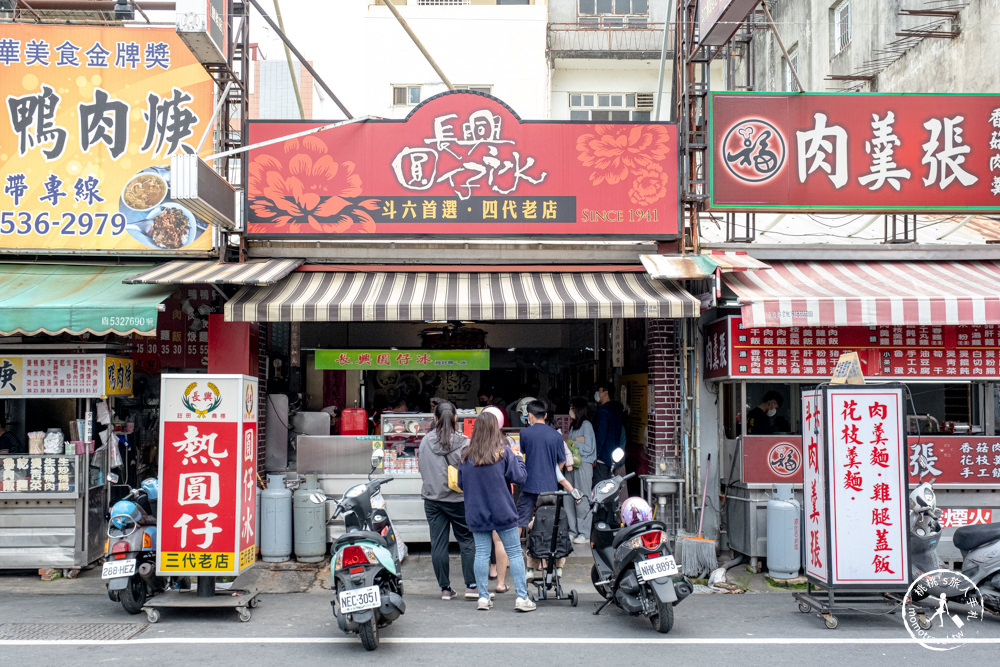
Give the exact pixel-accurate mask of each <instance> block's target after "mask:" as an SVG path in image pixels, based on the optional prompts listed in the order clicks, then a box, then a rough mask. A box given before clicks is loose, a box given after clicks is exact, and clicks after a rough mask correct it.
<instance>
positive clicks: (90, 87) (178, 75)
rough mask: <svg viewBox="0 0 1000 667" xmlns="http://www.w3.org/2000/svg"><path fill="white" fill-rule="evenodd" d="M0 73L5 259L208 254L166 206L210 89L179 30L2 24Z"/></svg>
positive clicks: (199, 224)
mask: <svg viewBox="0 0 1000 667" xmlns="http://www.w3.org/2000/svg"><path fill="white" fill-rule="evenodd" d="M0 65H2V69H3V77H4V79H3V80H4V82H5V86H4V101H3V103H2V104H0V146H3V151H0V252H4V251H8V252H24V251H31V250H44V251H45V252H49V253H78V252H80V251H83V252H87V251H92V252H101V251H136V252H147V253H157V252H159V253H163V254H170V255H176V254H183V253H189V252H196V253H197V254H204V253H206V252H210V251H211V249H212V244H213V233H212V230H210V229H208V225H207V224H206V223H205V222H204V221H203V220H199V219H198V218H197V216H195V215H194V213H193V212H192V211H190V210H188V209H187V208H186V207H184V206H183V205H182V204H180V203H178V202H174V201H173V200H172V199H171V198H170V180H171V179H170V168H169V158H170V155H172V154H174V153H176V152H178V151H182V152H191V151H193V150H194V148H195V147H196V146H197V145H198V143H199V141H200V140H201V138H202V136H203V135H204V134H205V131H206V130H207V129H209V126H210V122H211V117H212V99H213V88H214V87H213V84H212V79H211V77H210V76H209V74H208V73H207V72H206V71H205V69H204V68H203V67H202V66H201V65H200V64H199V63H198V60H197V59H196V58H195V57H194V55H193V54H192V53H191V51H190V49H188V47H187V46H186V45H185V44H184V42H183V41H182V40H181V39H180V37H179V36H178V35H177V33H176V31H174V30H173V29H172V28H131V27H118V26H114V27H112V26H83V25H19V24H3V25H0ZM204 150H205V151H208V152H211V145H208V146H206V147H205V148H204Z"/></svg>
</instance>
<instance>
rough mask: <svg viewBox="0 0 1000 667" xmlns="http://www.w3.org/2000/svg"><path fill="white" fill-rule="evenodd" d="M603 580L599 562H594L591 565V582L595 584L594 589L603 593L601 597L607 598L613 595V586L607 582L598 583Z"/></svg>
mask: <svg viewBox="0 0 1000 667" xmlns="http://www.w3.org/2000/svg"><path fill="white" fill-rule="evenodd" d="M600 580H601V575H600V573H599V572H598V571H597V563H594V564H593V565H592V566H591V567H590V582H591V583H592V584H594V589H595V590H596V591H597V592H598V593H600V594H601V597H602V598H604V599H605V600H607V599H608V598H610V597H611V588H610V587H609V586H608V585H607V584H602V585H600V586H598V585H597V582H598V581H600Z"/></svg>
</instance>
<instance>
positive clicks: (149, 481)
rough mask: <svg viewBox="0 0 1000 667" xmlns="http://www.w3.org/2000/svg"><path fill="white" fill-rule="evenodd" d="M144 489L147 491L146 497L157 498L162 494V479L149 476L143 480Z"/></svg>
mask: <svg viewBox="0 0 1000 667" xmlns="http://www.w3.org/2000/svg"><path fill="white" fill-rule="evenodd" d="M139 486H141V487H142V490H143V491H145V492H146V497H147V498H149V499H150V500H156V499H157V497H158V496H159V495H160V481H159V480H158V479H156V478H155V477H147V478H146V479H144V480H142V484H140V485H139Z"/></svg>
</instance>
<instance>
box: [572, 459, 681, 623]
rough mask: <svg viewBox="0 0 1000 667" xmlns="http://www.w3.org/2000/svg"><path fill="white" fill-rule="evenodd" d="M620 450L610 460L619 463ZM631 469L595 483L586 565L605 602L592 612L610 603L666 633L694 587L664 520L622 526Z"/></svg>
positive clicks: (602, 608) (631, 475)
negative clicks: (624, 491) (676, 557)
mask: <svg viewBox="0 0 1000 667" xmlns="http://www.w3.org/2000/svg"><path fill="white" fill-rule="evenodd" d="M623 458H624V452H623V451H622V450H621V449H617V450H615V451H614V453H613V454H612V459H613V460H614V462H615V464H616V465H617V464H618V463H619V462H621V460H622V459H623ZM634 476H635V473H629V474H628V475H625V476H621V475H615V476H613V477H611V478H610V479H607V480H604V481H602V482H598V484H597V485H596V486H595V487H594V490H593V493H592V496H591V510H592V511H593V512H594V517H593V521H592V524H591V529H590V542H591V550H592V553H593V557H594V565H593V567H591V570H590V577H591V581H592V582H593V584H594V588H596V589H597V592H598V593H600V594H601V595H602V596H603V597H604V598H605V602H604V604H603V605H601V606H600V608H598V609H597V611H595V612H594V614H595V615H596V614H600V613H601V611H603V610H604V609H605V607H607V606H608V605H610V604H612V603H613V604H615V605H616V606H617V607H618V608H620V609H621V610H622V611H624V612H626V613H627V614H630V615H632V616H640V615H641V616H645V617H646V618H648V619H649V621H650V623H651V624H652V626H653V629H654V630H656V631H657V632H663V633H666V632H670V629H671V628H672V627H673V624H674V609H673V608H674V606H676V605H677V604H678V603H679V602H680V601H681V600H683V599H684V598H686V597H687V596H688V595H690V594H691V593H692V591H693V590H694V587H693V586H692V585H691V582H690V581H689V580H688V579H687V577H685V576H683V575H682V574H680V570H679V569H678V567H677V563H676V562H675V560H674V556H673V554H672V553H671V550H670V544H669V539H668V537H667V533H666V529H667V526H666V524H664V523H663V522H662V521H659V520H656V519H654V520H652V521H641V522H638V523H634V524H632V525H630V526H623V525H622V523H621V520H620V513H621V505H622V499H621V489H622V485H623V484H624V483H625V481H626V480H628V479H630V478H632V477H634Z"/></svg>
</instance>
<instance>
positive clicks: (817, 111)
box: [709, 93, 1000, 212]
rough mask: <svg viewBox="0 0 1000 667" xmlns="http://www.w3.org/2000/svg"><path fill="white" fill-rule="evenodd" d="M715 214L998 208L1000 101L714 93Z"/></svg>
mask: <svg viewBox="0 0 1000 667" xmlns="http://www.w3.org/2000/svg"><path fill="white" fill-rule="evenodd" d="M711 114H712V118H711V138H710V141H709V145H710V146H711V147H712V149H711V152H710V153H711V160H710V170H711V175H710V182H711V193H710V198H709V203H710V206H711V207H713V208H717V209H771V210H794V209H808V210H815V211H819V210H876V211H983V212H995V211H997V210H998V209H1000V97H997V96H994V95H885V94H797V95H774V94H769V93H768V94H760V93H757V94H753V93H715V94H713V95H712V96H711Z"/></svg>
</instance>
